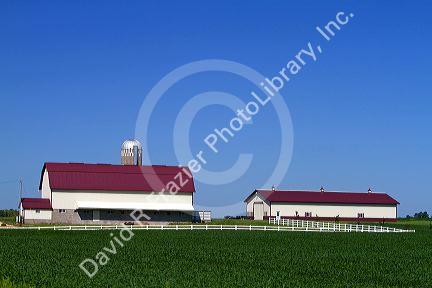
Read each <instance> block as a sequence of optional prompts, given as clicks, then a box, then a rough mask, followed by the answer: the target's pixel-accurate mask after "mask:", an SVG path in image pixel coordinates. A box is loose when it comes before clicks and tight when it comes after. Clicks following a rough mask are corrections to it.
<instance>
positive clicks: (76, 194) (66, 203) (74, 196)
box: [51, 190, 193, 210]
mask: <svg viewBox="0 0 432 288" xmlns="http://www.w3.org/2000/svg"><path fill="white" fill-rule="evenodd" d="M192 197H193V195H192V193H177V194H175V195H171V194H170V193H169V192H165V193H163V194H161V193H154V194H151V192H141V191H81V190H72V191H55V190H53V191H52V200H51V204H52V207H53V209H72V210H73V209H77V208H78V207H77V201H82V202H85V201H89V202H101V203H112V204H114V205H116V204H118V203H135V204H137V206H138V205H139V204H140V203H142V204H146V203H161V204H163V203H169V204H190V205H191V204H192Z"/></svg>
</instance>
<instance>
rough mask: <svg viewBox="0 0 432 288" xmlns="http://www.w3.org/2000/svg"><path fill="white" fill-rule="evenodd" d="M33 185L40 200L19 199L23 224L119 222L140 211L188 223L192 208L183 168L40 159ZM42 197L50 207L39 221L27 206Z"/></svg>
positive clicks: (33, 208) (188, 175)
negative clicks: (37, 179) (38, 175)
mask: <svg viewBox="0 0 432 288" xmlns="http://www.w3.org/2000/svg"><path fill="white" fill-rule="evenodd" d="M39 189H40V191H41V194H42V198H41V199H37V198H36V199H35V198H33V199H32V198H26V199H25V200H24V199H23V201H22V207H23V209H22V210H23V211H22V213H21V217H22V219H23V222H24V223H46V222H49V223H67V224H95V222H97V223H98V224H113V223H124V222H131V221H133V220H134V219H133V217H131V215H130V213H131V212H132V211H134V210H142V211H143V212H144V213H145V214H146V215H148V216H149V219H146V220H148V221H149V222H150V221H162V222H163V221H191V220H192V212H193V211H194V207H193V194H194V192H195V187H194V182H193V177H192V174H191V172H190V171H189V169H188V168H187V167H177V166H138V165H110V164H84V163H45V165H44V167H43V169H42V173H41V180H40V186H39ZM42 201H43V202H44V203H45V206H44V207H45V210H47V208H48V210H50V211H45V210H44V211H43V214H44V215H45V216H44V218H43V219H42V218H40V216H41V212H42V211H41V209H39V208H38V207H39V206H37V205H33V204H38V205H39V204H40V203H41V202H42ZM36 211H37V213H38V214H37V215H36V214H35V213H36ZM48 215H50V216H51V217H50V219H49V218H48Z"/></svg>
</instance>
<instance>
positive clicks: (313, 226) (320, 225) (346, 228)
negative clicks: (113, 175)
mask: <svg viewBox="0 0 432 288" xmlns="http://www.w3.org/2000/svg"><path fill="white" fill-rule="evenodd" d="M269 224H274V225H275V226H273V225H268V226H255V225H97V226H96V225H89V226H23V227H17V226H13V227H1V228H0V230H55V231H95V230H120V229H131V230H175V231H176V230H235V231H237V230H243V231H306V232H377V233H381V232H389V233H402V232H415V230H403V229H397V228H391V227H383V226H371V225H356V224H339V223H332V222H316V221H305V220H293V219H280V220H279V221H278V220H276V218H269Z"/></svg>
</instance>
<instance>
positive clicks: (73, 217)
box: [52, 209, 192, 225]
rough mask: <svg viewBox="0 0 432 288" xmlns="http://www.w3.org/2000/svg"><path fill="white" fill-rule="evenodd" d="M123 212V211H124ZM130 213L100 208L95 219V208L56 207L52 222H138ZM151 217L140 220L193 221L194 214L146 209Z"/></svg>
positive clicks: (108, 223)
mask: <svg viewBox="0 0 432 288" xmlns="http://www.w3.org/2000/svg"><path fill="white" fill-rule="evenodd" d="M122 212H123V213H122ZM130 213H132V211H120V210H99V220H98V221H93V210H74V209H65V211H63V212H60V211H59V210H58V209H54V211H53V218H52V223H54V224H80V225H95V224H98V225H110V224H124V223H126V222H136V221H135V218H133V217H132V216H131V215H130ZM144 213H145V214H146V215H147V216H148V217H149V218H150V219H146V218H144V217H141V218H139V219H138V220H139V221H140V222H143V223H154V222H191V221H192V214H190V213H185V212H178V211H144ZM137 217H138V215H137Z"/></svg>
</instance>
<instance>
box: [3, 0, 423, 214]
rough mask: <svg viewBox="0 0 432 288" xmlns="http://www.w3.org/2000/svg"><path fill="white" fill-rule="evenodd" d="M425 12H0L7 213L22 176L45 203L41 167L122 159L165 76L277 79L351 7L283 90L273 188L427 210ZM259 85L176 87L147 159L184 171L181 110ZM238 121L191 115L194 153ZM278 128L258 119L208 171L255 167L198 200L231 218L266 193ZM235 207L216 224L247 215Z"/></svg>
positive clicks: (168, 6) (163, 107)
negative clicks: (280, 162)
mask: <svg viewBox="0 0 432 288" xmlns="http://www.w3.org/2000/svg"><path fill="white" fill-rule="evenodd" d="M431 6H432V4H430V3H428V1H400V2H398V3H397V4H396V3H395V2H394V1H380V2H379V3H377V1H361V2H360V1H358V2H350V1H325V2H324V1H322V3H321V2H320V3H317V2H316V1H291V2H289V3H288V1H214V2H211V3H202V1H192V2H188V3H185V2H182V3H169V2H166V1H146V2H144V1H127V2H120V1H68V2H66V1H33V2H31V3H26V2H24V1H2V2H1V3H0V39H1V42H0V97H1V98H0V99H1V105H0V131H1V139H2V141H0V151H1V152H0V153H1V159H2V162H1V165H0V209H1V208H14V207H16V205H17V202H18V184H17V182H16V181H15V180H16V179H17V178H19V177H22V178H23V179H24V186H25V196H28V197H33V196H38V195H39V194H38V191H37V189H38V181H39V174H40V170H41V168H42V165H43V163H44V162H45V161H61V162H90V163H119V158H120V157H119V154H120V152H119V150H120V145H121V143H122V141H123V140H124V139H126V138H133V137H134V135H135V128H136V121H137V117H138V114H139V110H140V107H141V105H142V104H143V103H144V101H145V98H146V95H147V93H149V91H150V89H151V88H152V87H153V86H154V85H155V84H156V83H157V82H158V81H159V80H160V79H162V78H163V77H164V76H165V75H166V74H168V73H169V72H171V71H172V70H173V69H175V68H177V67H179V66H181V65H184V64H187V63H190V62H193V61H198V60H204V59H226V60H231V61H235V62H239V63H242V64H244V65H247V66H249V67H251V68H253V69H255V70H256V71H258V72H259V73H261V74H263V75H265V76H267V77H270V76H273V75H276V74H277V72H278V71H279V70H280V68H281V67H283V66H284V65H286V63H287V62H288V61H289V60H291V59H292V58H293V57H294V56H295V55H296V53H298V51H299V50H301V49H302V48H305V47H306V45H307V43H308V42H310V41H311V42H314V43H316V42H317V41H323V39H322V38H320V35H319V34H318V33H317V31H316V30H315V27H316V26H317V25H319V26H323V25H325V24H326V23H327V22H329V21H330V20H334V18H335V15H336V13H337V12H339V11H344V12H346V13H354V15H355V17H354V18H353V19H351V20H350V22H349V24H348V25H346V26H344V27H343V29H342V30H341V31H339V32H338V33H337V35H336V37H335V38H334V39H332V41H331V42H328V43H323V45H322V47H323V53H322V54H321V55H320V56H319V59H318V60H317V61H316V62H311V63H308V64H307V65H306V66H305V67H304V68H303V69H302V71H301V73H299V74H298V75H297V77H295V79H292V81H291V82H290V83H289V85H286V87H284V88H283V90H281V91H280V92H281V94H282V97H283V99H284V101H285V103H286V105H287V106H288V108H289V110H290V112H291V118H292V124H293V135H294V140H293V147H294V150H293V156H292V161H291V163H290V166H289V170H288V172H287V173H286V175H285V177H284V179H283V181H282V182H281V183H278V187H279V188H281V189H315V190H316V189H319V187H320V186H321V185H323V186H324V187H325V188H326V189H327V190H337V191H340V190H347V191H366V190H367V189H368V188H369V187H372V188H373V189H374V190H376V191H385V192H387V193H389V194H390V195H392V196H394V197H395V198H396V199H397V200H399V201H400V202H401V205H400V208H399V214H400V215H405V214H407V213H413V212H417V211H420V210H422V211H423V210H428V211H429V212H432V209H431V208H432V207H431V204H430V203H432V196H431V194H430V184H429V182H428V180H429V179H428V176H429V175H430V173H431V168H430V163H431V162H432V161H431V160H432V153H431V147H432V136H431V133H430V126H431V123H432V114H431V113H430V107H431V104H432V100H431V97H430V96H431V91H432V89H431V82H430V81H431V76H432V75H431V74H432V73H431V70H430V67H431V66H432V65H431V64H432V57H430V51H432V41H431V36H430V30H431V28H432V20H431V17H430V15H429V12H430V11H431V8H432V7H431ZM252 89H254V85H253V84H251V83H248V81H246V80H245V79H241V78H240V77H235V76H234V75H230V74H228V73H219V72H207V73H201V74H199V75H194V76H191V77H188V78H186V79H184V81H181V82H179V83H177V84H176V85H174V86H173V87H172V88H171V89H169V91H167V93H166V95H164V96H163V98H162V99H161V101H160V102H159V103H158V106H157V107H156V108H155V109H154V111H153V114H152V119H151V125H150V126H149V132H150V135H151V137H150V139H148V142H149V147H148V149H149V150H148V152H149V154H150V155H151V159H152V163H155V164H156V163H157V164H166V165H177V164H179V163H178V160H177V159H176V157H175V154H174V147H173V139H172V138H173V137H172V135H173V127H174V123H175V120H176V116H177V115H178V113H179V111H180V110H181V108H182V107H183V105H184V104H185V103H186V102H187V101H188V100H189V99H192V98H193V97H194V96H195V95H197V94H199V93H203V92H206V91H223V92H226V93H231V94H234V95H236V96H237V97H239V98H240V99H241V100H242V101H245V102H247V101H250V100H251V97H250V95H249V93H250V91H251V90H252ZM233 116H234V115H233V113H232V111H230V110H229V109H227V108H226V107H222V106H220V105H213V106H209V107H206V108H205V109H203V110H202V111H200V113H199V114H198V115H197V117H196V118H195V121H194V122H193V123H192V126H191V134H190V135H189V138H190V141H191V149H192V150H193V151H196V152H197V151H198V150H200V149H203V147H204V144H203V138H204V137H205V136H206V135H207V134H208V133H209V132H211V131H212V130H213V129H214V128H220V127H223V126H226V124H227V123H228V121H229V120H230V119H231V118H232V117H233ZM428 131H429V132H428ZM281 132H282V133H283V132H284V131H281V127H280V126H279V125H278V118H277V116H276V114H275V110H274V108H272V107H270V106H269V107H266V108H265V109H263V110H262V112H260V113H259V114H258V115H257V117H256V118H254V123H253V124H252V125H247V128H244V129H243V130H242V131H241V133H239V134H238V135H237V136H236V137H235V139H234V140H233V141H231V142H230V143H228V144H227V145H225V146H224V147H223V148H224V149H223V151H222V152H221V153H219V154H218V155H210V156H209V163H208V166H206V169H209V170H214V171H223V170H225V169H227V168H229V167H231V165H233V163H234V162H235V161H236V159H237V157H238V154H239V153H252V154H253V155H254V160H253V161H254V162H253V163H252V166H251V168H250V169H249V170H248V171H247V173H246V174H245V175H244V177H242V178H241V179H238V181H235V182H233V183H229V184H225V185H207V184H204V183H199V182H197V194H196V203H197V204H198V205H203V206H223V207H227V206H229V205H231V204H238V203H239V202H241V201H242V200H243V199H244V197H245V196H246V195H247V194H249V193H250V192H251V191H252V190H253V189H255V188H260V187H261V185H262V184H263V183H264V182H265V180H266V179H267V178H268V176H269V173H270V172H271V171H272V169H273V168H274V163H275V161H276V160H277V158H278V150H279V149H280V139H281ZM139 140H142V139H139ZM181 164H185V163H181ZM14 181H15V182H14ZM275 184H276V183H275ZM240 204H241V203H240ZM236 207H240V206H236ZM230 209H231V208H229V209H226V210H224V211H222V212H220V213H222V214H238V213H241V212H243V211H242V209H241V208H239V209H240V210H236V209H238V208H235V209H234V208H233V209H232V210H230ZM215 210H217V209H216V208H215Z"/></svg>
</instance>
